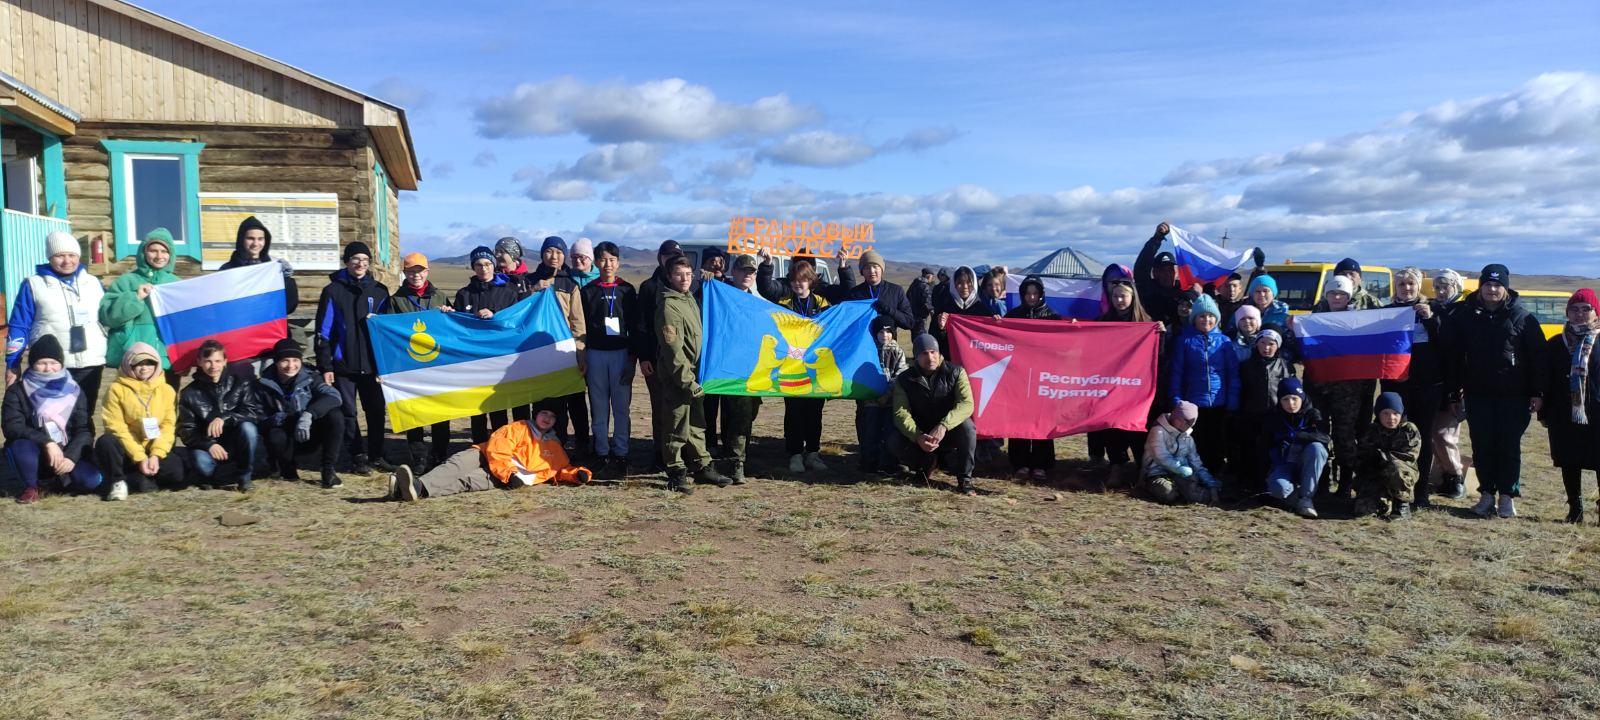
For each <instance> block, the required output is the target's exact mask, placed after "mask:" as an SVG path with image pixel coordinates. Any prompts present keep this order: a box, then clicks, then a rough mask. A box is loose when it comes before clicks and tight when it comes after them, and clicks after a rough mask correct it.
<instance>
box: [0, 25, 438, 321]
mask: <svg viewBox="0 0 1600 720" xmlns="http://www.w3.org/2000/svg"><path fill="white" fill-rule="evenodd" d="M0 145H3V149H4V157H3V159H4V174H3V176H0V190H3V193H0V195H3V197H4V199H5V211H4V217H3V222H0V260H3V261H4V262H3V263H0V281H3V284H0V293H4V294H10V293H12V292H15V289H16V287H17V284H18V283H19V282H20V281H21V279H22V277H24V276H25V275H26V274H29V273H31V272H32V271H33V266H34V265H35V264H37V263H40V262H43V255H44V235H45V234H46V233H48V232H49V231H50V230H54V229H69V230H70V231H71V232H72V234H73V235H75V236H76V237H78V239H79V241H80V242H81V243H82V244H83V245H84V248H85V256H84V259H85V261H86V262H89V261H91V259H92V258H94V257H95V256H96V255H97V254H99V255H102V256H103V261H104V262H105V263H108V264H109V263H116V262H117V261H119V260H125V259H127V258H129V257H130V256H131V255H132V254H133V253H134V252H135V251H136V250H137V248H138V246H139V240H140V239H141V238H142V237H143V236H144V234H145V233H146V232H148V231H149V230H150V229H152V228H154V227H158V226H160V227H166V228H168V229H169V230H170V231H171V232H172V235H173V237H174V240H175V248H174V253H175V254H176V255H178V256H179V259H180V261H179V265H178V269H179V271H180V273H181V274H189V273H193V272H197V271H198V269H199V263H201V262H202V261H203V262H204V264H205V266H206V267H214V266H216V265H217V264H219V263H220V262H221V261H223V260H226V258H227V255H228V253H229V252H231V250H232V248H233V244H234V230H235V228H236V227H237V224H238V220H239V219H241V218H242V216H243V215H244V214H258V215H263V214H264V215H266V216H267V217H262V219H263V221H265V222H267V224H268V226H269V227H273V228H274V231H273V255H274V256H275V257H283V258H285V259H287V260H289V261H290V262H291V263H293V264H294V265H295V267H296V271H297V272H296V275H297V276H298V277H299V278H300V287H301V288H302V297H303V298H307V299H310V298H314V297H315V294H316V293H317V292H318V291H319V289H320V287H321V285H322V282H320V280H322V279H324V278H325V277H326V275H327V272H328V271H329V270H331V269H332V268H333V267H334V266H336V265H337V263H338V258H339V250H340V248H342V246H343V245H345V244H347V243H350V242H352V241H355V240H362V241H365V242H366V243H368V244H369V245H371V246H372V248H373V254H374V257H373V265H374V267H375V268H376V269H377V273H378V275H379V276H380V277H381V278H384V279H386V280H392V279H393V278H394V277H395V276H396V275H397V274H398V265H399V259H400V258H399V248H400V232H399V203H398V196H397V193H398V191H400V190H415V189H416V188H417V182H418V181H419V180H420V179H421V178H420V172H419V169H418V166H417V160H416V153H415V151H414V150H413V148H412V144H411V136H410V130H409V129H408V127H407V125H406V116H405V111H404V110H403V109H401V108H399V107H397V106H394V105H391V104H388V103H385V102H383V101H381V100H377V99H375V98H372V97H370V96H368V95H365V94H362V93H360V92H357V91H355V90H351V89H350V88H346V87H343V86H341V85H338V84H336V83H333V82H330V81H328V80H324V79H322V78H319V77H317V76H315V75H312V74H310V73H307V72H305V71H303V70H300V69H298V68H295V67H291V66H289V65H286V64H284V63H282V62H279V61H277V60H273V59H271V58H268V57H265V56H263V55H259V54H257V53H254V52H251V51H249V50H246V49H244V48H242V47H239V46H238V45H234V44H232V43H229V42H227V41H224V40H221V39H218V38H216V37H212V36H210V35H207V34H205V33H203V32H200V31H198V30H195V29H194V28H191V27H188V26H186V25H183V24H181V23H178V22H176V21H173V20H171V19H168V18H165V17H162V16H160V15H157V14H155V13H152V12H149V11H147V10H144V9H141V8H139V7H136V6H133V5H130V4H127V3H125V2H120V1H119V0H0ZM330 263H331V264H330ZM122 265H123V267H126V266H129V265H131V261H125V262H124V263H122ZM107 269H108V270H110V271H112V272H115V268H107ZM3 322H4V321H3V320H0V323H3Z"/></svg>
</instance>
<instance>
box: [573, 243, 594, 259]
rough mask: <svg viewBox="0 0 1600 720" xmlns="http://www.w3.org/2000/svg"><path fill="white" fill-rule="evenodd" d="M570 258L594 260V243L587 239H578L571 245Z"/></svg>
mask: <svg viewBox="0 0 1600 720" xmlns="http://www.w3.org/2000/svg"><path fill="white" fill-rule="evenodd" d="M572 256H573V257H580V256H581V257H586V258H589V259H590V260H593V259H594V241H593V240H590V239H589V238H578V241H577V242H575V243H573V244H572Z"/></svg>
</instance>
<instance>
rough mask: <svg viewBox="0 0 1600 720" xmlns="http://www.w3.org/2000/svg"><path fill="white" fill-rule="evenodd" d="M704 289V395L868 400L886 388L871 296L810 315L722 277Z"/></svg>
mask: <svg viewBox="0 0 1600 720" xmlns="http://www.w3.org/2000/svg"><path fill="white" fill-rule="evenodd" d="M702 287H703V288H704V289H703V291H702V297H701V301H700V303H701V307H700V317H701V325H703V326H704V332H703V336H702V342H703V343H704V346H703V347H702V348H701V350H700V386H701V387H702V388H704V389H705V391H706V392H707V393H711V394H713V395H756V396H763V397H812V398H847V399H852V400H869V399H871V398H875V397H878V396H880V395H882V394H884V393H885V392H888V390H889V382H888V380H886V379H884V377H883V366H882V365H881V364H879V361H878V346H877V345H876V344H874V343H873V341H872V319H873V318H875V317H877V315H878V313H877V311H876V310H874V309H873V308H872V301H871V300H856V301H851V302H844V303H839V304H838V305H834V306H832V307H830V308H828V309H827V310H823V311H822V312H821V313H820V314H818V315H817V316H816V317H814V318H807V317H804V316H802V315H800V314H799V313H796V312H794V311H792V310H789V309H788V308H785V307H781V306H779V305H775V304H773V303H770V302H767V301H766V300H763V299H762V298H760V297H757V296H755V295H751V294H750V293H747V292H741V291H739V290H737V289H734V288H733V287H731V286H729V285H728V284H726V283H721V282H707V283H705V284H704V285H703V286H702Z"/></svg>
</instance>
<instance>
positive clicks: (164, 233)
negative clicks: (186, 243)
mask: <svg viewBox="0 0 1600 720" xmlns="http://www.w3.org/2000/svg"><path fill="white" fill-rule="evenodd" d="M152 242H158V243H161V244H162V245H165V246H167V252H172V231H170V230H168V229H166V228H164V227H158V228H156V229H154V230H151V231H150V232H147V233H145V235H144V245H145V246H149V244H150V243H152Z"/></svg>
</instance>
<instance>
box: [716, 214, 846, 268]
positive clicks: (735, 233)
mask: <svg viewBox="0 0 1600 720" xmlns="http://www.w3.org/2000/svg"><path fill="white" fill-rule="evenodd" d="M871 249H872V223H858V224H855V225H851V224H847V223H837V222H823V221H820V220H774V219H770V218H750V217H741V218H734V219H732V220H730V221H729V222H728V252H729V253H730V254H734V255H738V254H743V253H748V254H751V255H755V254H757V253H759V252H761V251H762V250H765V251H767V253H768V254H771V255H773V256H777V257H784V256H790V257H792V256H796V255H800V256H808V257H821V258H829V257H834V256H836V255H839V254H841V253H843V255H844V259H846V260H855V259H857V258H860V257H861V255H862V253H865V252H866V251H868V250H871Z"/></svg>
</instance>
